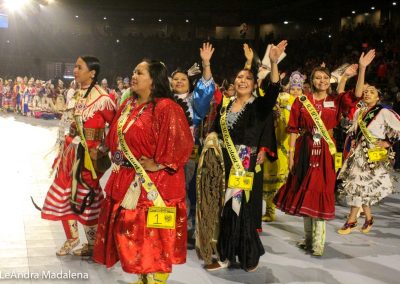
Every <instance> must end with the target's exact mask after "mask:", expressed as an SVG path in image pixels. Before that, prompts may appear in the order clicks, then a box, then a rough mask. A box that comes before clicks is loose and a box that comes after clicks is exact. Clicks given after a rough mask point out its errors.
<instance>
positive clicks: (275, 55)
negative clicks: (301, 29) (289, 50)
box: [269, 40, 288, 62]
mask: <svg viewBox="0 0 400 284" xmlns="http://www.w3.org/2000/svg"><path fill="white" fill-rule="evenodd" d="M287 45H288V43H287V40H282V41H281V42H280V43H278V45H272V47H271V50H270V52H269V58H270V59H271V62H278V59H279V57H280V56H281V54H282V53H283V52H284V51H285V49H286V46H287Z"/></svg>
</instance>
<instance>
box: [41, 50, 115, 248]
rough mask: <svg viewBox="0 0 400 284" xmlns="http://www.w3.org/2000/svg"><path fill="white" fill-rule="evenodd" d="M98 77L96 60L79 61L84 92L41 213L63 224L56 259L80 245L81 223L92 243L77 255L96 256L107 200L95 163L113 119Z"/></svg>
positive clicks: (72, 105) (111, 106) (74, 103)
mask: <svg viewBox="0 0 400 284" xmlns="http://www.w3.org/2000/svg"><path fill="white" fill-rule="evenodd" d="M99 72H100V63H99V60H98V59H97V58H95V57H90V56H81V57H79V58H78V60H77V61H76V64H75V68H74V76H75V80H76V82H78V83H80V85H81V89H80V90H77V92H76V93H75V95H74V97H73V98H72V99H71V101H72V102H71V103H70V109H69V110H67V112H69V113H70V117H71V118H72V117H73V119H72V121H73V122H72V124H71V127H70V130H69V134H68V135H65V138H64V137H62V138H63V139H64V141H63V145H62V147H61V151H60V153H59V155H58V156H57V158H56V160H55V163H54V170H55V171H56V177H55V179H54V181H53V184H52V185H51V186H50V189H49V191H48V193H47V196H46V199H45V202H44V205H43V208H42V218H43V219H47V220H52V221H62V224H63V227H64V231H65V234H66V237H67V240H66V241H65V243H64V245H63V246H62V247H61V248H60V249H59V250H58V251H57V252H56V254H57V255H58V256H64V255H67V254H69V253H70V252H71V251H72V249H73V248H75V247H76V246H77V245H78V244H79V234H78V225H77V221H79V222H80V223H81V224H83V226H84V229H85V233H86V237H87V240H88V243H87V244H84V245H83V247H82V248H81V249H78V250H75V251H74V254H75V255H79V256H90V255H91V254H92V251H93V244H94V240H95V235H96V229H97V222H98V217H99V212H100V206H101V202H102V200H103V199H104V197H103V193H102V190H101V188H100V184H99V179H100V177H101V175H102V171H101V172H100V171H99V169H98V168H97V167H96V160H97V159H98V158H100V155H107V153H101V154H100V153H99V148H100V146H101V145H102V142H103V138H104V129H105V125H106V123H111V121H112V119H113V117H114V115H115V104H114V102H113V101H112V100H111V99H110V97H109V96H108V95H107V93H106V92H105V91H104V90H103V89H101V88H100V86H98V85H97V84H96V82H97V77H98V74H99ZM64 115H65V116H67V115H68V114H64ZM79 129H81V130H82V131H79ZM80 132H81V133H80ZM63 133H64V132H63ZM82 136H83V137H84V139H82V138H83V137H82ZM85 145H86V146H85ZM95 167H96V169H95ZM103 170H105V169H103Z"/></svg>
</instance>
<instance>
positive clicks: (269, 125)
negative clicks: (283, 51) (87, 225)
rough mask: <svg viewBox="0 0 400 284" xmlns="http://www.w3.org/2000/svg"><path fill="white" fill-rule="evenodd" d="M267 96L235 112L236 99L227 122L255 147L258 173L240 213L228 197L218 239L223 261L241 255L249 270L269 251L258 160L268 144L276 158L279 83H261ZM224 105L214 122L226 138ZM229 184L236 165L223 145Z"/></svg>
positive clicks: (234, 135) (241, 141)
mask: <svg viewBox="0 0 400 284" xmlns="http://www.w3.org/2000/svg"><path fill="white" fill-rule="evenodd" d="M261 89H262V90H263V92H264V93H265V96H260V95H259V96H258V97H257V98H254V99H252V100H250V101H249V102H248V103H247V104H246V105H245V106H244V107H243V108H242V110H241V111H239V112H237V113H231V112H230V109H231V106H232V102H230V103H229V105H228V107H227V124H228V130H229V134H230V136H231V139H232V141H233V143H234V144H235V145H245V146H247V147H248V148H251V154H250V161H249V164H248V165H249V166H248V171H251V172H254V182H253V188H252V190H251V192H250V199H249V201H248V202H246V199H245V197H244V194H243V195H242V196H243V198H241V199H242V202H241V203H240V212H239V214H237V213H236V212H235V211H234V210H233V208H232V199H233V198H229V200H227V199H225V205H224V208H223V210H222V216H221V222H220V234H219V238H218V244H217V248H218V253H219V256H220V260H221V261H225V260H227V259H228V260H229V261H230V262H236V256H238V258H239V262H240V266H241V268H242V269H245V270H247V269H249V268H252V267H255V266H256V265H258V261H259V259H260V256H261V255H263V254H264V253H265V251H264V247H263V245H262V243H261V240H260V237H259V235H258V232H257V229H261V217H262V186H263V171H262V167H261V171H259V172H258V173H256V171H255V167H256V160H257V154H258V151H259V149H260V147H267V148H268V151H267V153H269V154H271V156H270V157H269V158H272V159H273V158H274V153H275V157H276V139H275V129H274V124H273V117H272V108H273V107H274V105H275V102H276V98H277V96H278V94H279V89H280V85H279V83H270V82H266V83H263V84H261ZM220 108H221V107H219V109H218V115H217V117H216V120H215V123H214V127H213V128H214V131H215V132H217V133H218V136H219V138H220V139H221V140H222V141H223V137H222V133H221V127H220V116H221V114H220ZM222 150H223V155H224V163H225V173H226V184H228V177H229V172H230V169H231V167H232V162H231V159H230V157H229V155H228V152H227V151H226V148H223V149H222ZM261 166H262V165H261Z"/></svg>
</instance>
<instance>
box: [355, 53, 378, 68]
mask: <svg viewBox="0 0 400 284" xmlns="http://www.w3.org/2000/svg"><path fill="white" fill-rule="evenodd" d="M374 58H375V49H371V50H370V51H368V52H367V54H364V52H363V53H361V56H360V60H359V61H358V63H359V64H360V67H367V66H368V65H369V64H370V63H371V62H372V60H373V59H374Z"/></svg>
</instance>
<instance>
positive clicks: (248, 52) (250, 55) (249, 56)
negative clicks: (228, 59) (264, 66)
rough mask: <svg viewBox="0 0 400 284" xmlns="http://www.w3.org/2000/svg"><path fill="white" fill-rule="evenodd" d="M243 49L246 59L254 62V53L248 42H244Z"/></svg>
mask: <svg viewBox="0 0 400 284" xmlns="http://www.w3.org/2000/svg"><path fill="white" fill-rule="evenodd" d="M243 51H244V56H245V57H246V61H247V62H249V63H250V62H252V61H253V57H254V53H253V50H252V49H251V48H250V47H249V45H248V44H247V43H244V44H243Z"/></svg>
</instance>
